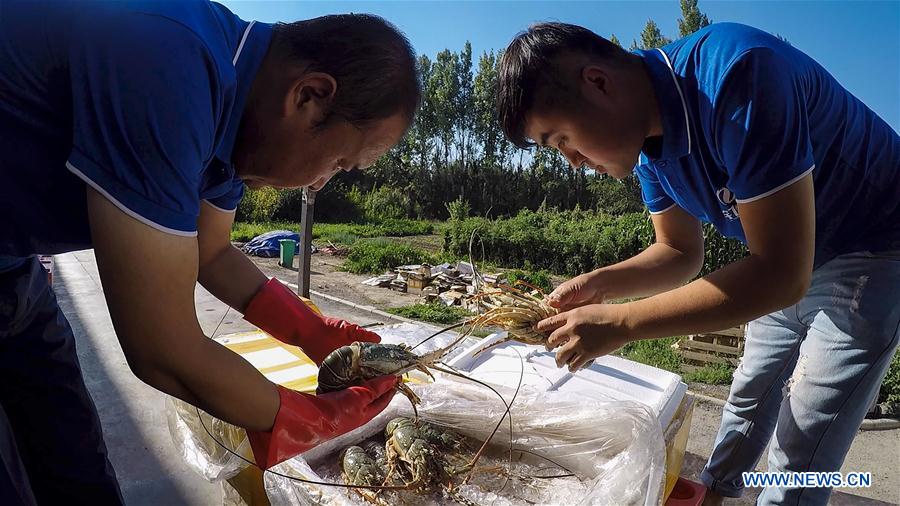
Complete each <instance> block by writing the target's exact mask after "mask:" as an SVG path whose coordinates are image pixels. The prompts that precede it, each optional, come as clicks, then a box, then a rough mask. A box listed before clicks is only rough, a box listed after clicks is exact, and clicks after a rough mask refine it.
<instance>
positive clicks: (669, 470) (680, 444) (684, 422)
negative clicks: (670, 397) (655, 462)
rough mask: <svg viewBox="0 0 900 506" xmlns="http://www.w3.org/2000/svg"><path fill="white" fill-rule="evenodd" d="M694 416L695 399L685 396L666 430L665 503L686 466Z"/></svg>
mask: <svg viewBox="0 0 900 506" xmlns="http://www.w3.org/2000/svg"><path fill="white" fill-rule="evenodd" d="M693 416H694V397H693V396H692V395H690V394H684V399H683V400H682V401H681V404H680V405H679V406H678V410H677V411H675V416H673V417H672V421H671V422H669V426H668V427H666V430H665V441H666V476H665V480H666V483H665V489H664V493H663V503H665V502H666V501H667V500H668V499H669V495H670V494H671V493H672V489H674V488H675V482H677V481H678V477H679V476H680V475H681V469H682V466H683V464H684V454H685V452H686V451H687V442H688V438H689V436H690V433H691V421H692V420H693Z"/></svg>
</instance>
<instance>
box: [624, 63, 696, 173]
mask: <svg viewBox="0 0 900 506" xmlns="http://www.w3.org/2000/svg"><path fill="white" fill-rule="evenodd" d="M635 53H637V55H638V56H640V57H641V58H642V59H643V61H644V67H645V68H646V69H647V74H648V75H649V76H650V81H651V84H652V85H653V89H654V90H655V91H656V101H657V102H658V103H659V112H660V116H661V120H662V126H663V142H662V153H661V154H660V157H659V158H660V159H676V158H679V157H682V156H684V155H689V154H690V153H691V147H692V146H691V143H692V139H691V127H690V116H689V114H688V108H687V102H686V100H685V96H684V89H683V84H682V83H681V82H679V79H682V78H681V77H680V76H677V75H676V74H675V70H674V69H673V67H672V63H671V61H670V59H669V56H668V55H666V53H664V52H663V50H662V49H650V50H637V51H635ZM644 156H647V154H646V153H644ZM647 158H650V157H649V156H647Z"/></svg>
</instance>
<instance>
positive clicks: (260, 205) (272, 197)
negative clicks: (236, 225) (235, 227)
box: [235, 187, 280, 223]
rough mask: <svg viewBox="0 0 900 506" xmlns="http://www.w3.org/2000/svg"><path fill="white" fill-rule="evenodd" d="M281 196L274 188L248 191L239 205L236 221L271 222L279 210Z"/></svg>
mask: <svg viewBox="0 0 900 506" xmlns="http://www.w3.org/2000/svg"><path fill="white" fill-rule="evenodd" d="M279 200H280V196H279V193H278V190H276V189H274V188H268V187H266V188H259V189H257V190H247V191H246V192H244V197H243V198H242V199H241V202H240V203H239V204H238V208H237V214H236V216H235V220H237V221H246V222H252V223H258V222H263V221H271V220H272V218H273V217H274V216H275V211H277V210H278V204H279Z"/></svg>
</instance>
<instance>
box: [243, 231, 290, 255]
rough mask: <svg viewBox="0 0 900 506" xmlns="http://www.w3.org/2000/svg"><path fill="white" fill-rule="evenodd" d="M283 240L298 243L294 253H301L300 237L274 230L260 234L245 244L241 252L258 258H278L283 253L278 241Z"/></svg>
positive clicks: (288, 232)
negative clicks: (291, 240)
mask: <svg viewBox="0 0 900 506" xmlns="http://www.w3.org/2000/svg"><path fill="white" fill-rule="evenodd" d="M282 239H293V240H294V242H295V243H297V245H296V248H295V249H294V251H300V235H299V234H297V233H296V232H291V231H289V230H273V231H271V232H266V233H265V234H260V235H258V236H256V237H254V238H253V239H251V240H250V242H248V243H247V244H245V245H244V247H243V248H241V251H243V252H244V253H247V254H248V255H256V256H258V257H265V258H272V257H277V256H278V255H279V254H280V252H281V246H280V245H279V243H278V241H280V240H282Z"/></svg>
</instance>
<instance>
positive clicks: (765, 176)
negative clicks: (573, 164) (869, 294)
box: [639, 23, 900, 265]
mask: <svg viewBox="0 0 900 506" xmlns="http://www.w3.org/2000/svg"><path fill="white" fill-rule="evenodd" d="M657 55H664V56H657ZM645 56H646V57H647V58H648V59H654V58H655V59H662V60H663V61H662V63H663V64H664V65H665V66H670V68H671V71H672V72H671V75H669V76H667V77H668V79H669V85H671V83H672V78H675V81H676V82H677V84H678V86H679V90H680V92H681V94H682V95H681V97H678V98H682V97H683V100H684V104H683V106H684V111H680V109H681V105H682V104H677V106H678V107H677V109H679V111H678V112H679V114H682V113H683V114H684V115H685V117H686V118H687V119H688V120H689V129H688V132H689V133H690V135H691V136H692V140H691V142H690V144H691V146H690V148H691V149H689V150H688V151H690V157H688V158H687V159H683V160H682V162H683V163H682V164H681V167H678V168H677V169H670V170H666V169H664V168H661V167H660V165H659V164H654V165H655V167H654V169H655V170H656V172H658V173H659V176H660V177H661V178H662V179H663V180H666V181H667V182H668V181H674V184H675V185H676V186H678V187H682V188H684V187H687V189H686V190H685V191H682V192H681V193H683V195H669V196H670V197H673V198H674V199H675V201H677V202H678V203H679V204H682V207H685V208H686V209H687V210H689V211H691V212H692V213H694V214H702V215H704V216H702V217H703V218H704V219H707V220H708V221H711V222H712V223H714V224H715V225H716V226H717V227H718V228H719V229H720V230H721V231H722V232H723V233H725V234H727V235H730V236H733V237H738V238H741V239H743V230H742V228H741V224H740V220H738V219H737V215H736V213H734V212H733V208H732V206H733V204H734V203H735V202H737V203H740V202H749V201H753V200H755V199H758V198H762V197H763V196H765V195H768V194H771V193H772V192H773V191H774V190H777V189H778V188H780V187H782V185H784V184H786V183H789V182H790V181H792V180H794V179H795V178H797V177H799V176H800V175H802V174H803V173H805V172H807V171H809V170H810V169H812V172H813V178H814V181H815V191H816V215H817V216H816V218H817V223H816V226H817V230H816V242H817V244H816V248H817V258H816V263H817V264H819V265H820V264H821V263H822V262H824V261H827V260H828V259H830V258H833V257H834V256H835V255H837V254H840V253H846V252H849V251H858V250H887V249H900V225H898V223H900V138H898V136H897V134H896V132H894V131H893V130H892V129H891V128H890V126H888V125H887V123H885V122H884V121H883V120H882V119H881V118H879V117H878V116H877V115H876V114H875V113H874V112H873V111H872V110H871V109H869V108H868V107H867V106H866V105H865V104H863V103H862V102H861V101H860V100H859V99H857V98H856V97H854V96H853V95H852V94H851V93H849V92H848V91H847V90H845V89H844V88H843V87H842V86H841V85H840V84H839V83H838V82H837V80H835V79H834V78H833V77H832V76H831V75H830V74H829V73H828V72H827V71H826V70H825V69H824V68H823V67H822V66H821V65H819V64H818V63H817V62H815V61H814V60H813V59H812V58H810V57H809V56H807V55H806V54H804V53H803V52H802V51H800V50H798V49H796V48H794V47H792V46H790V45H789V44H787V43H785V42H783V41H781V40H778V39H777V38H775V37H773V36H772V35H770V34H767V33H765V32H762V31H760V30H757V29H755V28H751V27H748V26H744V25H739V24H734V23H718V24H714V25H710V26H709V27H707V28H704V29H702V30H700V31H698V32H696V33H694V34H693V35H691V36H688V37H685V38H684V39H681V40H678V41H675V42H673V43H672V44H669V45H667V46H665V47H664V48H661V50H659V51H653V52H645ZM651 66H652V63H651ZM658 66H662V65H658ZM666 73H668V69H666ZM676 96H677V95H676ZM686 133H687V132H686ZM676 170H677V171H678V172H676ZM639 173H640V171H639ZM683 178H687V179H693V180H694V184H682V183H683V182H682V181H679V180H681V179H683ZM726 190H727V191H726ZM672 193H679V192H678V191H673V192H672ZM723 194H724V195H726V196H728V197H730V199H726V201H724V202H723V200H722V195H723ZM651 197H652V195H651ZM654 210H658V209H653V208H651V211H654Z"/></svg>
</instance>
